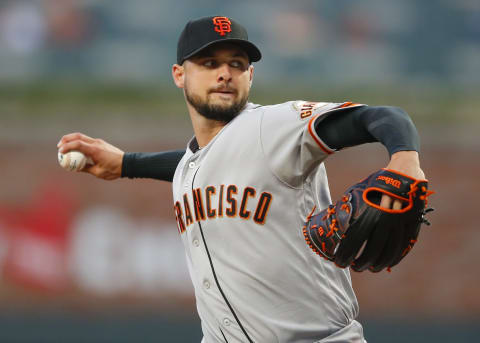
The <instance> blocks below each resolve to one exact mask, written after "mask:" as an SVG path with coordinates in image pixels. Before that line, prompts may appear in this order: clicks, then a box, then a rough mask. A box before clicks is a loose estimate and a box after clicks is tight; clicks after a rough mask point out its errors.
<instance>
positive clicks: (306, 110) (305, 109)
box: [300, 102, 317, 119]
mask: <svg viewBox="0 0 480 343" xmlns="http://www.w3.org/2000/svg"><path fill="white" fill-rule="evenodd" d="M316 104H317V102H306V103H304V104H303V105H302V108H301V109H300V118H301V119H305V118H308V117H310V116H311V115H312V113H313V108H314V107H315V105H316Z"/></svg>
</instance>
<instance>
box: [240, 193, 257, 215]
mask: <svg viewBox="0 0 480 343" xmlns="http://www.w3.org/2000/svg"><path fill="white" fill-rule="evenodd" d="M255 194H256V191H255V188H252V187H245V190H244V191H243V197H242V203H241V205H240V211H239V212H238V215H239V216H240V217H241V218H243V219H249V218H250V211H247V210H246V207H247V202H248V197H254V196H255Z"/></svg>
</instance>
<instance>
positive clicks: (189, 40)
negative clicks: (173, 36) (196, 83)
mask: <svg viewBox="0 0 480 343" xmlns="http://www.w3.org/2000/svg"><path fill="white" fill-rule="evenodd" d="M220 42H229V43H232V44H236V45H239V46H240V47H241V48H242V49H244V50H245V52H246V53H247V55H248V58H249V59H250V62H257V61H259V60H260V58H262V54H261V53H260V50H259V49H258V48H257V47H256V46H255V44H253V43H252V42H250V41H249V40H248V34H247V30H246V29H245V28H244V27H243V26H242V25H240V24H239V23H238V22H236V21H235V20H233V19H232V18H229V17H220V16H217V17H204V18H200V19H195V20H191V21H189V22H188V23H187V25H185V28H184V29H183V31H182V33H181V35H180V38H179V39H178V45H177V63H178V64H182V63H183V62H184V61H185V60H186V59H189V58H190V57H192V56H193V55H195V54H197V53H198V52H200V51H201V50H203V49H205V48H207V47H209V46H211V45H213V44H216V43H220Z"/></svg>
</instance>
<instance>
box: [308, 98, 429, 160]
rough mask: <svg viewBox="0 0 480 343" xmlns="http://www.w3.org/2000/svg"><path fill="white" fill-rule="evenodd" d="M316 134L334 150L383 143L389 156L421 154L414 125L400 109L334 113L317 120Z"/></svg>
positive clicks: (382, 108)
mask: <svg viewBox="0 0 480 343" xmlns="http://www.w3.org/2000/svg"><path fill="white" fill-rule="evenodd" d="M315 131H316V132H317V134H318V136H319V137H320V138H321V139H322V140H323V142H324V143H325V144H327V145H328V146H329V147H330V148H332V149H335V150H340V149H343V148H347V147H352V146H356V145H360V144H364V143H371V142H380V143H382V144H383V145H384V146H385V148H386V149H387V151H388V153H389V154H390V156H391V155H392V154H394V153H396V152H398V151H405V150H415V151H419V150H420V139H419V137H418V132H417V129H416V128H415V125H414V124H413V122H412V120H411V119H410V117H409V116H408V114H407V113H406V112H405V111H403V110H402V109H401V108H398V107H391V106H360V107H353V108H345V109H341V110H338V111H334V112H331V113H330V114H329V115H327V116H325V117H324V118H322V117H320V118H318V119H317V120H316V122H315Z"/></svg>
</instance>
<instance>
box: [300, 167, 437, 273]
mask: <svg viewBox="0 0 480 343" xmlns="http://www.w3.org/2000/svg"><path fill="white" fill-rule="evenodd" d="M385 194H386V195H388V196H390V197H392V198H393V199H397V200H400V201H401V202H402V208H401V209H387V208H383V207H381V206H380V201H381V198H382V196H383V195H385ZM431 194H433V192H431V191H429V190H428V181H427V180H417V179H414V178H411V177H409V176H407V175H404V174H401V173H399V172H397V171H394V170H389V169H381V170H379V171H377V172H375V173H373V174H372V175H370V176H368V177H367V178H366V179H364V180H363V181H361V182H359V183H357V184H355V185H353V186H351V187H350V188H349V189H348V190H347V191H346V192H345V194H344V195H343V196H342V198H341V200H339V201H337V203H336V204H334V205H330V206H329V207H328V208H327V209H325V210H323V211H322V212H320V213H319V214H316V215H310V216H309V217H308V218H307V222H306V223H305V226H304V227H303V234H304V236H305V240H306V242H307V244H308V245H309V246H310V247H311V249H312V250H313V251H315V252H316V253H317V254H319V255H321V256H323V257H325V258H326V259H328V260H330V261H333V262H334V263H335V264H336V265H337V266H338V267H341V268H345V267H348V266H351V268H352V269H353V270H355V271H358V272H361V271H364V270H366V269H369V270H370V271H372V272H379V271H381V270H382V269H384V268H387V269H388V270H390V268H391V267H393V266H394V265H396V264H398V263H399V262H400V261H401V260H402V259H403V258H404V257H405V256H406V255H407V254H408V252H409V251H410V250H411V249H412V248H413V246H414V244H415V243H416V241H417V237H418V234H419V231H420V226H421V224H422V223H425V224H428V225H430V223H429V222H428V221H427V220H426V218H425V214H426V213H427V212H430V211H432V210H433V209H431V208H428V209H427V208H426V205H427V198H428V196H430V195H431ZM312 213H313V211H312Z"/></svg>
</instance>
